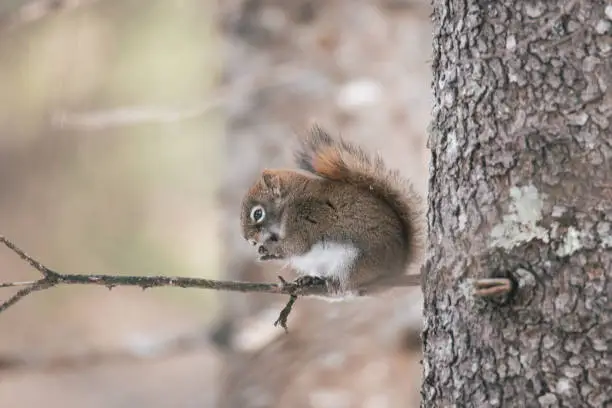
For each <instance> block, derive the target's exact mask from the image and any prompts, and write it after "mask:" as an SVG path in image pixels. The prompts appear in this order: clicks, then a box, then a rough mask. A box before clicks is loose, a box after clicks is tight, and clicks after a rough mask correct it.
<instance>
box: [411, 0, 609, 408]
mask: <svg viewBox="0 0 612 408" xmlns="http://www.w3.org/2000/svg"><path fill="white" fill-rule="evenodd" d="M434 3H435V10H434V56H433V69H434V81H433V85H434V93H435V103H434V114H433V124H432V131H431V135H430V140H429V144H430V148H431V154H432V159H431V168H430V170H431V173H430V195H429V213H428V223H429V229H430V230H429V236H430V243H429V251H428V256H427V261H426V266H425V269H426V273H427V278H426V282H425V287H424V296H425V323H424V326H425V327H424V332H423V335H424V336H423V337H424V338H423V341H424V345H425V346H424V347H425V349H424V354H425V355H424V381H423V392H422V395H423V402H422V406H423V407H427V408H433V407H449V406H460V407H487V406H503V407H511V406H512V407H518V406H521V407H536V406H542V407H544V406H553V407H604V406H610V405H608V404H612V382H611V380H610V374H611V373H612V250H611V248H612V230H611V225H612V144H611V136H610V127H609V126H610V119H611V115H612V93H611V92H612V62H611V61H612V36H611V33H612V22H611V20H612V5H609V3H608V5H606V2H605V1H603V0H602V1H595V0H583V1H563V2H557V1H545V2H531V1H510V0H500V1H492V2H483V1H475V0H467V1H466V0H450V1H440V0H437V1H435V2H434ZM492 276H493V277H494V276H509V277H511V279H514V280H515V281H516V283H517V286H516V290H515V291H514V293H511V294H510V296H507V297H505V298H504V299H501V300H500V301H493V300H488V301H484V300H482V299H478V298H475V297H474V296H473V291H472V289H471V283H470V280H472V279H478V278H488V277H492Z"/></svg>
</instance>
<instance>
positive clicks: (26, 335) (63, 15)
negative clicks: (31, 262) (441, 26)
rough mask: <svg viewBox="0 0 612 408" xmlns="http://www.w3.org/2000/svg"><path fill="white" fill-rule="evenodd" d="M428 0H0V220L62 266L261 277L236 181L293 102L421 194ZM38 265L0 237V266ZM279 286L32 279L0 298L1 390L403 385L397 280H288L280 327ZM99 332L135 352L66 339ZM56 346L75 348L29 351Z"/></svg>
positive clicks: (142, 400) (267, 161) (394, 403)
mask: <svg viewBox="0 0 612 408" xmlns="http://www.w3.org/2000/svg"><path fill="white" fill-rule="evenodd" d="M429 12H430V11H429V2H426V1H423V0H412V1H411V0H378V1H376V0H371V1H365V0H363V1H361V0H360V1H352V0H334V1H328V2H326V1H320V0H290V1H287V0H286V1H281V0H277V1H274V0H231V1H230V0H228V1H224V2H219V3H217V2H213V1H210V0H173V1H171V0H146V1H145V0H81V1H78V0H73V1H61V0H60V1H57V0H56V1H44V0H12V1H2V2H0V124H1V126H0V234H2V235H5V236H6V237H8V238H10V239H11V240H13V241H14V242H15V243H16V244H17V245H19V246H21V247H22V248H24V249H25V250H26V252H28V253H29V254H31V255H33V256H34V257H35V258H37V259H39V260H40V261H42V262H43V263H45V264H46V265H47V266H49V267H50V268H52V269H56V270H58V271H62V272H66V273H89V274H124V275H181V276H194V277H208V278H231V279H246V280H264V281H273V280H275V276H276V269H278V268H274V266H261V265H255V264H254V263H253V262H252V258H253V254H252V253H251V252H250V250H251V248H250V247H249V246H248V245H246V243H244V242H242V239H241V238H240V236H239V231H238V212H237V208H238V202H239V198H240V197H241V195H242V194H243V192H244V188H245V187H246V186H247V185H248V184H249V183H250V182H251V181H252V180H253V178H254V177H255V176H256V174H257V172H258V171H259V170H260V169H261V168H262V167H272V166H275V165H282V164H285V163H288V157H289V156H288V154H287V152H286V149H285V146H286V145H287V143H286V142H287V141H288V140H289V139H290V134H291V132H293V131H294V130H296V129H303V128H304V127H305V126H307V125H308V124H309V123H310V121H311V120H313V119H315V120H317V121H318V122H320V123H322V124H323V125H324V126H326V127H328V129H329V130H330V131H331V132H336V133H337V132H340V133H342V134H344V135H346V136H347V137H350V138H352V139H354V140H357V141H359V142H361V143H363V144H364V145H366V146H367V147H368V148H371V149H373V150H378V151H380V152H381V153H382V154H383V156H384V157H385V159H386V160H387V161H388V163H389V165H390V166H393V167H397V168H399V169H400V170H401V171H402V172H403V173H404V174H406V175H408V176H412V178H413V179H414V180H415V184H416V187H417V189H418V190H419V191H421V192H422V193H425V191H426V182H427V160H428V157H427V154H426V147H425V141H426V127H427V124H428V122H429V112H430V93H431V92H430V81H431V75H430V64H429V53H430V48H431V45H430V41H431V34H430V23H429ZM37 277H38V276H37V275H36V272H35V271H34V270H32V269H31V268H30V267H28V265H26V264H25V263H24V262H22V261H20V260H19V259H18V258H17V257H16V256H14V254H12V253H10V252H9V251H8V250H6V249H5V248H0V281H2V282H9V281H23V280H29V279H34V278H37ZM12 293H13V291H12V289H0V299H2V300H4V299H6V298H8V297H9V296H10V295H11V294H12ZM285 301H286V299H284V298H280V297H278V298H277V297H272V296H270V295H263V296H262V295H259V296H255V295H243V294H236V295H232V294H227V295H226V294H220V293H216V292H213V291H206V290H192V289H189V290H185V289H154V290H148V291H144V292H143V291H142V290H140V289H135V288H114V289H113V290H112V291H109V290H106V289H104V288H103V287H85V286H82V287H77V286H71V287H60V288H53V289H51V290H48V291H43V292H39V293H36V294H34V295H32V296H30V297H28V298H27V299H25V300H23V301H22V302H20V303H19V304H18V305H16V306H15V307H12V308H10V309H9V310H7V311H6V312H4V313H2V314H1V315H0V407H19V408H29V407H62V408H71V407H139V406H146V407H175V406H178V407H214V406H220V407H221V406H222V407H236V408H238V407H241V408H247V407H249V406H253V407H255V406H257V407H268V406H269V407H272V406H275V407H276V406H278V407H280V406H291V407H302V406H303V407H313V408H324V407H333V408H349V407H364V408H394V407H400V406H401V407H410V406H418V405H417V404H418V389H419V385H420V378H419V375H420V365H419V363H418V361H419V358H420V354H419V350H418V349H419V345H418V344H417V346H416V347H414V344H412V345H407V343H406V344H405V343H404V340H405V339H406V338H407V337H406V336H405V333H406V332H410V333H413V334H414V333H418V323H419V321H420V309H419V307H420V302H421V298H420V296H419V293H418V290H414V291H408V292H400V293H399V294H396V295H394V296H393V298H392V299H391V300H389V299H382V300H381V299H375V300H372V301H365V303H361V304H359V305H357V306H355V305H341V306H337V304H332V305H328V304H324V303H322V302H321V301H318V300H302V301H301V302H300V303H298V305H297V310H296V312H295V315H292V317H291V318H290V320H289V324H290V327H294V328H295V330H293V331H292V332H291V333H290V335H287V336H284V335H282V334H283V333H282V331H280V330H278V329H276V328H274V327H272V322H273V321H274V319H275V318H276V313H277V312H278V310H280V307H282V304H283V303H284V302H285ZM279 305H280V306H279ZM330 322H333V324H330ZM281 335H282V336H281ZM408 337H410V336H408ZM177 338H178V339H183V340H184V342H182V343H180V344H179V345H178V346H177V345H174V346H172V345H171V346H170V348H171V351H172V352H171V353H170V355H164V356H161V355H158V352H159V351H160V349H159V346H160V345H164V344H167V342H168V341H171V340H172V339H177ZM417 343H418V341H417ZM117 350H123V351H125V352H126V353H127V354H129V355H131V356H132V357H139V358H142V359H140V360H139V359H135V358H128V357H126V356H124V357H121V356H116V357H117V358H106V357H102V358H101V359H100V361H87V360H83V358H82V356H91V355H92V352H95V353H102V354H104V353H110V355H113V353H116V351H117ZM334 350H336V351H337V350H340V351H339V352H336V351H334ZM351 350H352V351H351ZM353 351H354V354H351V353H353ZM345 352H346V354H344V353H345ZM58 356H59V357H62V358H64V357H65V358H66V361H72V360H74V361H76V362H79V361H80V362H81V363H82V364H76V365H74V364H63V363H61V362H60V364H47V363H48V362H52V361H53V359H54V358H55V359H56V358H58ZM147 356H149V357H150V358H145V357H147ZM296 356H300V357H301V358H302V359H306V361H302V363H303V364H302V363H300V362H299V361H301V360H296ZM50 359H51V360H50ZM71 359H72V360H71ZM262 361H263V363H262ZM346 361H348V362H349V363H347V364H348V365H346V364H345V363H344V362H346ZM291 362H296V365H291V364H289V363H291ZM356 375H360V376H361V377H359V379H357V378H356V377H355V376H356ZM278 378H280V379H282V383H281V382H278V381H276V380H275V379H278ZM275 381H276V382H275Z"/></svg>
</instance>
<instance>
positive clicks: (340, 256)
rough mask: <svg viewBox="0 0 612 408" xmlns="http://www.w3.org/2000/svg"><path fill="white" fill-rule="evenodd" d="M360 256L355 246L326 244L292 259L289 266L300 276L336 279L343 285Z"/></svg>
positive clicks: (347, 294)
mask: <svg viewBox="0 0 612 408" xmlns="http://www.w3.org/2000/svg"><path fill="white" fill-rule="evenodd" d="M358 254H359V251H358V250H357V248H355V247H354V246H353V245H350V244H339V243H333V242H326V243H320V244H316V245H314V246H313V247H312V248H311V249H310V251H308V252H307V253H305V254H304V255H299V256H294V257H292V258H291V259H290V260H289V264H290V265H291V267H292V268H293V269H295V271H296V272H297V273H298V274H301V275H309V276H319V277H322V278H330V277H335V278H337V279H339V280H340V282H341V285H342V284H343V283H344V282H345V281H346V279H347V278H348V273H349V271H350V268H351V267H352V265H353V263H354V262H355V259H356V258H357V255H358ZM345 296H348V297H350V294H349V293H346V294H345Z"/></svg>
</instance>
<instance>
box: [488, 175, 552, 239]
mask: <svg viewBox="0 0 612 408" xmlns="http://www.w3.org/2000/svg"><path fill="white" fill-rule="evenodd" d="M544 199H545V197H542V194H540V193H539V192H538V189H537V188H536V187H535V186H534V185H533V184H529V185H527V186H523V187H512V188H511V189H510V209H509V212H508V213H507V214H506V215H504V216H503V218H502V223H501V224H498V225H496V226H495V227H493V229H492V230H491V236H490V243H491V245H493V246H498V247H502V248H506V249H512V248H514V247H515V246H518V245H522V244H525V243H527V242H529V241H531V240H533V239H541V240H542V241H544V242H548V240H549V232H548V230H546V228H543V227H541V226H539V225H538V223H539V221H540V220H541V219H542V209H543V208H544Z"/></svg>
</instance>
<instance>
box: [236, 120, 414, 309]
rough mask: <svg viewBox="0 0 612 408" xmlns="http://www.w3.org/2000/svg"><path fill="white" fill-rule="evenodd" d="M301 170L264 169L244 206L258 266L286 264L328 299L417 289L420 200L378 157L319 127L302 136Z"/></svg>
mask: <svg viewBox="0 0 612 408" xmlns="http://www.w3.org/2000/svg"><path fill="white" fill-rule="evenodd" d="M295 161H296V164H297V167H298V169H296V170H288V169H266V170H264V171H263V172H262V173H261V176H260V177H259V179H258V180H257V181H256V182H255V183H254V184H253V186H252V187H251V188H250V189H249V190H248V192H247V193H246V195H245V197H244V200H243V202H242V213H241V224H242V235H243V237H244V238H245V239H246V240H248V241H249V242H250V243H251V244H252V245H253V246H255V247H256V248H257V252H258V254H259V259H260V260H262V261H267V260H282V261H284V262H286V263H287V264H288V265H289V266H290V267H291V268H292V269H293V270H294V271H295V272H296V273H297V274H298V275H300V277H299V278H298V279H297V280H296V281H295V283H298V284H313V283H321V281H324V282H325V284H326V285H327V289H328V292H329V294H330V295H332V296H333V295H335V296H337V297H338V296H339V297H347V296H350V295H366V294H369V293H374V292H379V291H382V290H385V289H388V288H391V287H395V286H419V285H420V282H421V279H420V275H418V274H413V275H407V274H406V273H407V271H408V268H409V267H410V266H412V265H417V264H418V263H419V261H420V256H421V252H422V249H423V247H424V242H423V239H424V238H423V235H424V228H423V220H422V204H421V197H420V196H419V195H418V194H417V193H416V192H415V191H414V189H413V188H412V185H411V184H410V183H409V182H408V181H407V180H405V179H404V178H402V177H401V176H400V175H399V173H398V172H397V171H395V170H389V169H387V168H386V167H385V165H384V163H383V161H382V159H381V158H380V157H379V156H377V155H369V154H368V153H366V151H365V150H364V149H362V148H361V147H359V146H357V145H355V144H353V143H351V142H349V141H347V140H344V139H342V138H341V137H332V136H330V135H329V134H328V133H326V132H325V131H324V130H323V129H321V128H320V127H317V126H315V127H313V128H312V130H311V131H310V132H309V133H308V134H306V135H303V136H301V137H300V139H299V146H298V148H297V149H296V151H295Z"/></svg>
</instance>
